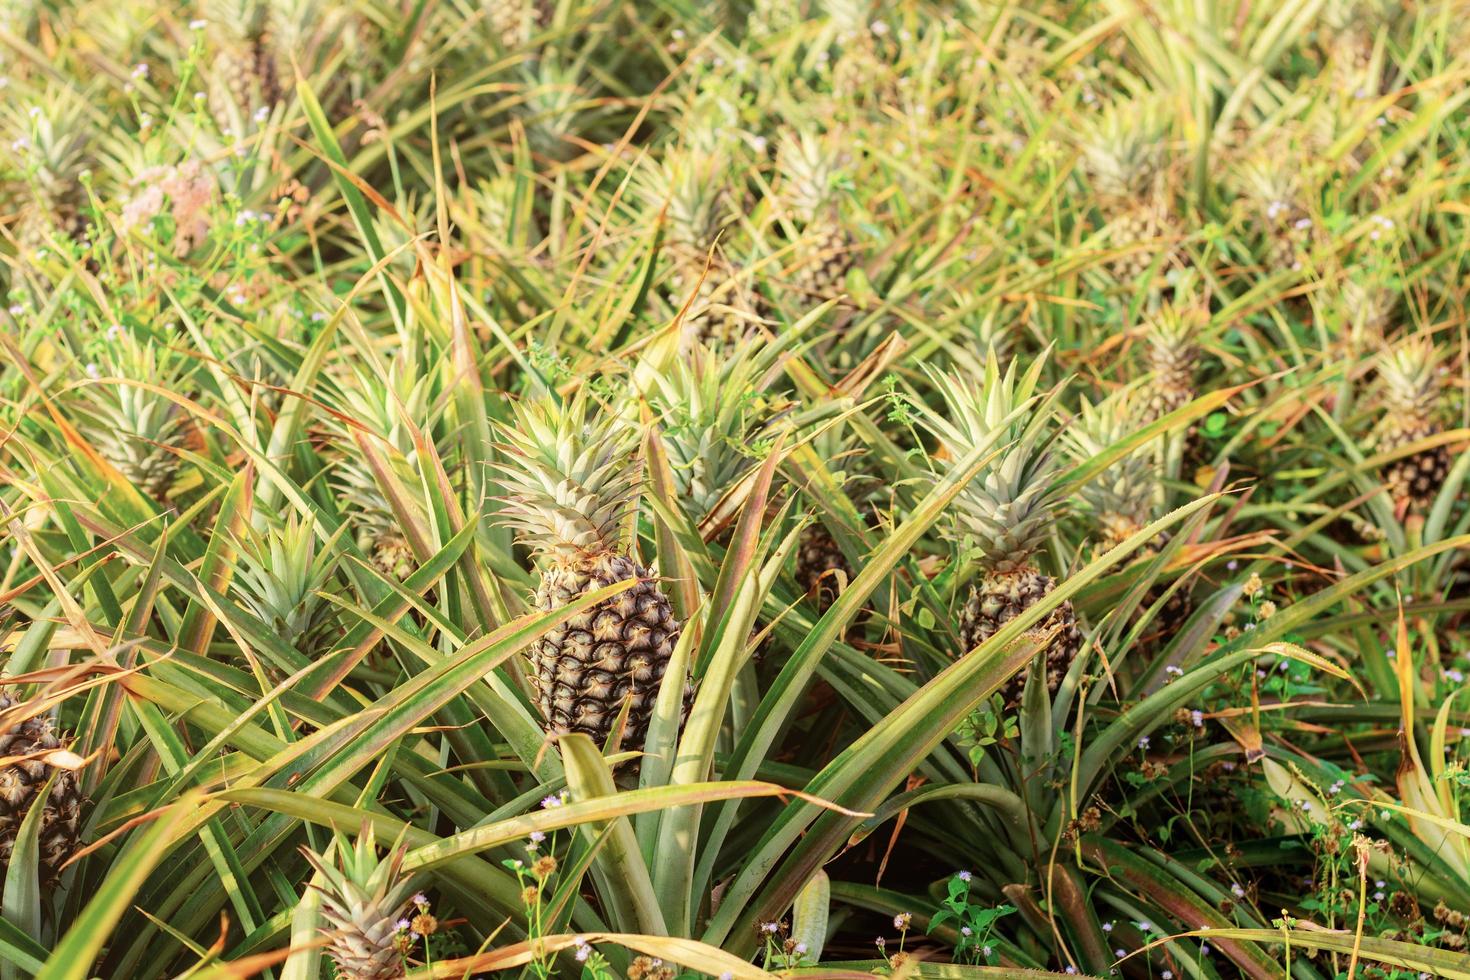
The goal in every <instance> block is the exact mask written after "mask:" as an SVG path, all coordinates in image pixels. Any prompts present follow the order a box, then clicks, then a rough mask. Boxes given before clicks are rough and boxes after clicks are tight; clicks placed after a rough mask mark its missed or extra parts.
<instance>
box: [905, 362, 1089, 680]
mask: <svg viewBox="0 0 1470 980" xmlns="http://www.w3.org/2000/svg"><path fill="white" fill-rule="evenodd" d="M998 360H999V359H998V358H996V357H988V358H986V361H985V368H984V371H983V373H982V374H981V376H980V377H979V378H972V377H968V376H964V375H960V374H948V375H946V374H939V373H937V372H935V373H931V378H932V379H933V381H934V386H935V388H936V389H937V391H938V394H939V395H940V400H941V402H942V404H943V407H944V410H943V412H942V413H941V412H939V411H936V410H935V409H932V408H928V407H925V408H924V410H923V417H924V420H925V423H926V425H927V427H928V428H929V429H930V430H931V431H932V432H933V433H934V434H935V436H936V437H937V438H938V439H939V442H940V445H941V448H942V449H943V451H944V452H945V453H946V454H947V456H948V458H950V459H959V458H961V457H963V456H964V455H966V454H967V453H968V452H970V451H972V450H973V449H974V447H976V446H979V445H982V444H984V443H985V442H987V441H993V442H994V445H996V447H997V453H996V455H995V457H994V458H993V460H992V461H991V462H990V463H989V464H988V465H987V466H986V467H985V469H983V470H982V471H981V472H980V474H979V475H978V476H976V477H975V479H973V480H971V481H970V483H969V484H968V485H966V486H965V488H964V489H963V490H961V491H960V493H959V495H958V496H957V497H956V498H955V502H956V507H957V512H956V515H955V518H956V523H957V529H956V530H957V531H958V533H959V534H960V536H961V537H962V538H963V539H967V540H969V541H972V542H973V545H974V550H975V553H976V555H977V558H976V561H977V564H978V566H979V580H978V581H977V582H975V583H974V584H972V585H971V586H970V589H969V594H968V596H967V598H966V600H965V603H964V606H963V608H962V610H961V613H960V617H959V623H958V626H959V635H960V642H961V645H962V646H963V648H964V649H965V650H966V651H969V650H973V649H975V647H977V646H978V645H979V644H980V643H982V642H984V641H985V640H986V639H989V638H990V637H991V636H993V635H994V634H995V633H996V631H998V630H999V629H1000V628H1001V627H1002V626H1004V625H1005V624H1006V623H1008V622H1010V621H1011V620H1012V619H1014V618H1015V617H1016V616H1019V615H1021V614H1022V613H1024V612H1025V611H1026V610H1028V609H1030V608H1031V607H1032V606H1033V605H1035V604H1036V603H1037V602H1040V601H1041V600H1042V599H1044V598H1045V597H1046V595H1047V594H1048V593H1050V592H1051V591H1052V589H1054V588H1055V587H1056V582H1055V581H1054V580H1053V579H1052V578H1051V576H1049V575H1046V574H1045V573H1043V572H1042V571H1041V570H1040V569H1039V568H1037V565H1036V561H1035V558H1036V555H1037V554H1038V553H1039V552H1040V551H1041V549H1042V548H1043V547H1044V546H1045V543H1046V540H1047V538H1048V537H1049V536H1050V534H1051V531H1052V528H1053V526H1054V524H1055V522H1056V519H1057V512H1058V508H1059V506H1060V504H1061V496H1060V492H1059V491H1060V487H1059V486H1058V483H1057V479H1056V478H1057V474H1058V468H1059V467H1058V463H1057V456H1056V453H1055V452H1054V451H1053V441H1054V432H1053V429H1054V422H1055V416H1056V408H1055V402H1054V400H1053V399H1051V398H1046V397H1043V398H1037V397H1035V392H1036V385H1037V381H1038V379H1039V377H1040V373H1041V369H1042V367H1043V366H1044V364H1045V358H1038V359H1036V361H1034V362H1033V364H1032V366H1031V368H1030V369H1029V370H1027V371H1026V372H1025V373H1024V374H1018V373H1017V365H1018V362H1017V361H1014V360H1013V361H1012V362H1011V363H1010V366H1009V367H1008V368H1007V369H1006V372H1005V374H1003V375H1002V374H1001V373H1000V367H999V364H998ZM1033 632H1034V633H1035V634H1036V635H1049V636H1050V639H1049V641H1048V643H1047V645H1046V647H1045V648H1044V650H1043V651H1042V652H1041V653H1040V654H1039V660H1040V662H1041V664H1042V667H1043V671H1044V675H1043V676H1044V680H1045V684H1046V689H1047V691H1048V692H1050V693H1052V694H1055V693H1056V690H1057V688H1058V687H1059V686H1060V684H1061V681H1062V677H1063V675H1065V674H1066V672H1067V669H1068V667H1069V666H1070V665H1071V663H1072V661H1073V660H1074V659H1075V658H1076V656H1077V653H1078V651H1080V650H1081V648H1082V631H1081V630H1080V629H1078V628H1077V617H1076V613H1075V612H1074V611H1073V609H1072V603H1071V602H1070V601H1067V602H1063V603H1062V604H1061V605H1059V606H1058V607H1057V608H1056V609H1054V610H1052V612H1051V613H1050V614H1049V615H1048V616H1047V617H1046V618H1045V619H1044V620H1042V621H1041V622H1040V623H1038V624H1037V625H1036V626H1035V627H1034V629H1033ZM1032 669H1033V666H1029V665H1028V666H1027V667H1026V668H1024V669H1023V670H1021V672H1020V673H1018V674H1017V675H1016V676H1014V677H1012V678H1011V680H1010V681H1009V682H1008V683H1007V684H1006V685H1005V686H1003V687H1002V688H1001V690H1000V691H999V693H1000V695H1001V696H1002V698H1003V699H1004V700H1005V702H1006V703H1007V704H1013V703H1015V702H1017V701H1019V700H1020V697H1021V694H1022V693H1023V691H1024V690H1025V686H1026V680H1027V677H1028V676H1029V674H1030V672H1031V670H1032Z"/></svg>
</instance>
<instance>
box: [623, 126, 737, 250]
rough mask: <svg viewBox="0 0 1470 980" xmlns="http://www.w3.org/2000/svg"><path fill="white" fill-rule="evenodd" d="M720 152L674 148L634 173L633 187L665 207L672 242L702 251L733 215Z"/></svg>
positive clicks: (651, 205)
mask: <svg viewBox="0 0 1470 980" xmlns="http://www.w3.org/2000/svg"><path fill="white" fill-rule="evenodd" d="M724 170H725V167H724V161H723V159H722V158H721V157H720V156H707V155H702V154H695V153H693V152H691V151H688V150H685V151H671V152H670V153H669V154H668V155H667V156H666V157H665V158H664V159H663V160H662V161H660V162H658V163H652V162H645V164H644V166H642V167H640V168H639V170H638V172H637V173H636V174H635V175H634V188H635V190H636V192H637V194H638V197H639V198H640V199H641V200H642V202H643V204H644V206H645V207H646V208H647V209H648V210H649V211H651V212H653V213H658V212H659V211H663V213H664V215H665V219H666V221H667V222H668V228H669V238H670V240H671V242H672V243H673V244H674V245H676V246H679V247H680V248H681V249H683V250H685V251H692V252H694V253H696V257H697V258H700V259H702V258H703V254H704V252H705V251H706V250H708V249H709V247H710V246H711V245H713V244H714V242H715V239H716V237H717V236H718V235H719V233H720V231H721V229H723V228H724V227H725V226H726V225H727V224H729V223H730V219H731V217H732V215H731V213H730V209H729V206H728V204H729V202H728V199H727V198H726V195H725V188H724V185H723V182H722V180H721V174H723V173H724Z"/></svg>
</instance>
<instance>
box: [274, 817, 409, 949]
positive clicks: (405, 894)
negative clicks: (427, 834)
mask: <svg viewBox="0 0 1470 980" xmlns="http://www.w3.org/2000/svg"><path fill="white" fill-rule="evenodd" d="M335 850H336V860H335V861H329V860H328V859H327V858H326V857H324V856H322V855H320V854H317V853H316V852H315V851H312V850H311V849H310V848H307V847H303V848H302V849H301V853H302V854H303V855H304V856H305V858H306V860H307V863H308V864H310V865H311V867H312V869H313V870H314V871H316V872H317V873H318V874H320V875H321V877H322V883H321V884H320V885H317V886H315V887H316V888H317V890H318V891H319V892H320V893H321V896H322V907H323V918H325V919H326V920H327V922H328V924H330V925H331V926H332V928H333V929H334V930H335V931H336V932H337V933H339V934H348V935H350V936H351V937H352V938H366V937H367V934H368V933H369V931H370V930H371V931H372V932H374V933H382V932H385V931H386V932H391V931H392V930H391V923H393V922H396V921H397V920H398V918H399V917H400V915H401V914H402V913H403V911H404V909H406V908H407V907H408V905H409V903H410V901H411V900H412V897H413V888H414V880H413V879H412V878H407V877H404V875H403V860H404V857H405V856H406V855H407V853H408V847H407V845H406V844H404V843H403V841H402V839H401V838H400V839H399V841H397V842H396V843H395V844H394V845H393V847H392V848H391V849H390V850H389V852H388V856H387V857H386V858H380V857H379V856H378V848H377V838H376V834H375V833H374V830H373V825H372V824H371V823H368V822H364V823H363V826H362V829H361V830H359V832H358V834H357V839H356V841H354V842H352V843H348V841H347V840H346V839H345V838H343V837H342V836H341V835H340V834H339V835H338V836H337V837H336V849H335ZM385 924H388V925H389V928H388V929H387V930H384V929H383V926H384V925H385Z"/></svg>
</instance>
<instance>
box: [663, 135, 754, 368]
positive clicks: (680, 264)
mask: <svg viewBox="0 0 1470 980" xmlns="http://www.w3.org/2000/svg"><path fill="white" fill-rule="evenodd" d="M727 166H728V161H727V160H726V157H725V155H724V153H723V152H722V151H721V150H720V149H719V148H718V147H716V148H714V149H713V150H712V151H710V152H695V151H693V150H682V151H671V152H670V153H669V154H668V155H667V156H666V157H665V159H664V161H663V162H662V164H660V165H659V166H647V167H645V168H643V169H642V170H640V171H639V173H638V176H637V179H636V181H635V183H634V189H635V191H636V192H637V193H638V196H639V197H640V198H641V199H642V202H643V204H644V207H645V208H646V209H647V210H648V212H649V213H652V214H657V213H659V212H660V211H662V212H663V214H664V219H665V221H666V222H667V242H668V251H669V253H670V254H671V255H672V256H673V260H674V274H673V276H672V278H671V285H672V287H673V293H672V299H673V302H674V304H675V305H676V306H677V307H684V306H685V304H688V308H687V310H686V311H685V314H684V325H685V327H687V328H688V329H689V330H690V331H691V332H692V333H693V335H694V337H695V339H696V340H698V341H699V342H700V343H703V344H706V345H709V346H715V345H721V344H733V343H735V342H737V341H739V340H741V339H743V338H745V337H747V336H749V335H750V333H751V332H752V327H753V326H754V324H755V323H756V321H758V320H759V319H760V318H761V316H762V315H763V313H764V310H763V308H762V303H761V299H760V295H759V294H758V293H756V292H755V290H754V289H753V288H752V287H751V284H750V281H749V278H748V277H747V276H745V275H743V274H741V271H740V270H738V269H737V268H736V267H735V265H734V264H733V263H732V262H730V260H729V259H728V258H727V256H726V254H725V252H724V250H723V249H722V248H721V247H720V245H719V239H720V234H721V232H722V231H723V230H724V229H725V227H726V226H727V225H729V224H730V222H731V219H732V217H733V215H732V213H731V210H730V204H729V199H728V195H727V193H726V187H725V183H724V180H725V178H724V176H723V174H724V172H725V171H726V169H727Z"/></svg>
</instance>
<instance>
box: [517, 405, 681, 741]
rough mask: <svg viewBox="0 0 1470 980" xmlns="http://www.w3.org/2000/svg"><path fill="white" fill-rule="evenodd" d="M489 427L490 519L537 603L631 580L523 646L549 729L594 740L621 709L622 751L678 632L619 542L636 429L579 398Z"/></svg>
mask: <svg viewBox="0 0 1470 980" xmlns="http://www.w3.org/2000/svg"><path fill="white" fill-rule="evenodd" d="M499 430H500V434H501V436H502V437H503V439H504V447H503V448H504V451H505V454H506V462H505V463H503V464H501V465H500V466H498V467H497V470H498V472H499V473H500V475H501V477H502V480H503V482H504V485H505V488H506V494H505V496H504V497H503V498H501V504H502V509H501V515H500V517H501V521H502V523H503V524H505V525H507V526H510V527H513V528H515V529H516V530H517V531H519V532H521V534H522V536H523V539H524V541H525V543H526V544H527V545H528V546H530V547H531V548H532V549H533V550H534V551H535V552H536V553H537V555H538V557H539V558H540V560H541V562H542V570H541V584H540V587H539V588H538V589H537V590H536V594H535V604H536V607H537V608H538V609H543V610H554V609H560V608H561V607H563V606H565V605H566V604H567V603H569V602H571V601H573V600H574V599H576V598H577V597H578V596H580V595H582V594H583V593H585V592H588V591H591V590H594V589H599V588H602V587H604V586H607V585H612V584H613V583H616V582H625V581H627V580H629V579H636V580H637V584H636V585H634V586H632V587H631V588H628V589H626V590H625V591H623V592H621V593H619V594H618V595H616V596H613V597H612V598H610V599H606V600H604V601H602V602H600V603H598V604H597V605H595V606H593V607H592V608H591V609H587V610H584V611H583V612H581V613H580V614H578V615H577V616H575V617H573V618H572V619H570V620H568V621H567V622H565V623H563V624H561V625H560V626H558V627H557V628H556V629H554V630H552V631H551V632H550V633H548V634H546V635H545V636H543V637H542V638H541V639H539V640H538V641H536V643H535V644H534V645H533V646H532V648H531V651H530V659H531V666H532V669H533V673H532V677H531V680H532V684H533V686H534V687H535V689H536V696H537V705H538V707H539V708H540V710H541V713H542V715H543V716H544V717H545V719H546V723H547V727H548V730H549V731H550V732H551V733H552V734H562V733H568V732H581V733H584V734H587V735H589V736H591V737H592V738H593V739H594V740H595V741H597V742H598V743H599V744H602V743H605V742H606V741H607V739H608V736H609V735H610V734H611V733H612V731H613V726H614V723H615V722H616V721H617V719H618V716H619V713H620V712H621V711H622V710H623V706H624V705H626V706H627V721H626V725H625V727H624V730H623V738H622V743H621V744H622V746H623V748H626V749H638V748H641V747H642V745H643V739H644V736H645V734H646V733H647V729H648V720H649V716H650V715H651V714H652V711H653V705H654V701H655V700H656V698H657V696H658V690H659V686H660V684H661V683H662V682H663V679H664V671H665V670H666V669H667V667H668V664H669V658H670V656H671V655H672V654H673V650H674V644H675V642H676V641H677V640H678V638H679V629H680V626H679V623H678V622H677V621H676V620H675V619H674V614H673V610H672V608H671V607H670V605H669V600H668V598H667V597H666V596H665V595H664V594H663V592H662V591H660V589H659V586H658V583H657V582H654V581H652V580H650V573H649V572H648V570H647V569H645V568H643V567H641V566H640V565H639V564H638V563H637V562H636V561H634V560H633V558H631V557H630V556H629V555H628V552H627V550H626V548H625V547H624V545H623V541H622V535H623V524H624V523H625V521H626V519H627V518H628V516H629V512H630V510H631V509H632V505H633V498H634V496H635V494H636V492H637V490H636V483H637V480H638V471H637V463H636V457H635V453H636V449H637V445H636V442H637V435H636V430H634V429H633V428H632V427H631V426H629V425H628V424H627V423H626V422H625V421H624V420H623V419H621V418H619V417H618V416H617V415H616V414H614V413H611V412H604V411H600V410H599V411H594V412H589V406H588V402H587V399H586V396H585V394H584V395H579V396H578V397H576V398H574V399H573V400H571V401H569V402H566V403H562V404H557V403H555V402H553V401H551V400H550V399H549V398H544V399H541V400H538V401H534V402H529V403H521V404H518V405H517V406H516V409H515V417H514V420H513V422H512V424H509V425H501V426H500V427H499ZM680 683H681V684H682V683H684V680H683V679H682V678H681V679H680Z"/></svg>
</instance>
